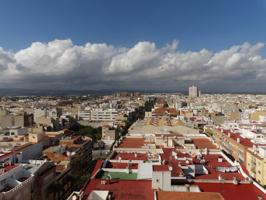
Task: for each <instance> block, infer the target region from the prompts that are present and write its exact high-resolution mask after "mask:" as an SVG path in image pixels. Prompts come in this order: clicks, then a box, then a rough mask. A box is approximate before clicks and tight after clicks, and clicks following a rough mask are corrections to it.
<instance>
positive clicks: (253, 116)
mask: <svg viewBox="0 0 266 200" xmlns="http://www.w3.org/2000/svg"><path fill="white" fill-rule="evenodd" d="M264 116H266V111H264V110H258V111H255V112H253V113H251V114H250V121H260V120H261V117H264Z"/></svg>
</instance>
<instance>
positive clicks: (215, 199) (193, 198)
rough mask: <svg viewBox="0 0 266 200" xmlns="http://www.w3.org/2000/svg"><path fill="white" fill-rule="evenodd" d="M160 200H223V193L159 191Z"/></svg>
mask: <svg viewBox="0 0 266 200" xmlns="http://www.w3.org/2000/svg"><path fill="white" fill-rule="evenodd" d="M157 199H158V200H177V199H178V200H223V199H224V198H223V197H222V195H221V194H219V193H214V192H165V191H158V192H157Z"/></svg>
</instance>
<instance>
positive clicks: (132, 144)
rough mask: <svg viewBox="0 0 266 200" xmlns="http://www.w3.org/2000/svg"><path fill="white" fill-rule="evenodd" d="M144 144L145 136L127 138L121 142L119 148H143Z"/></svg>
mask: <svg viewBox="0 0 266 200" xmlns="http://www.w3.org/2000/svg"><path fill="white" fill-rule="evenodd" d="M143 146H144V138H125V139H123V140H122V143H121V144H119V146H118V147H119V148H141V147H143Z"/></svg>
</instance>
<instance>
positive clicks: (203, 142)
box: [192, 138, 218, 149]
mask: <svg viewBox="0 0 266 200" xmlns="http://www.w3.org/2000/svg"><path fill="white" fill-rule="evenodd" d="M192 141H193V143H194V145H195V146H196V147H197V148H198V149H205V148H208V149H218V148H217V146H216V145H214V144H213V143H212V142H211V141H210V140H209V139H207V138H193V139H192Z"/></svg>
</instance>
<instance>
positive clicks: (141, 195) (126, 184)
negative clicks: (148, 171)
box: [83, 179, 154, 200]
mask: <svg viewBox="0 0 266 200" xmlns="http://www.w3.org/2000/svg"><path fill="white" fill-rule="evenodd" d="M93 190H108V191H110V192H112V195H113V198H114V199H115V200H153V199H154V194H153V190H152V186H151V181H147V180H137V181H136V180H112V182H111V183H109V184H101V180H100V179H92V180H90V182H89V183H88V184H87V185H86V187H85V188H84V196H83V199H84V200H85V199H87V198H88V196H89V194H90V193H91V192H92V191H93Z"/></svg>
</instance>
